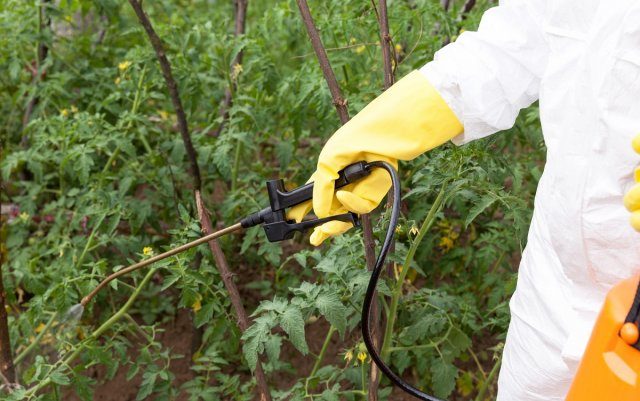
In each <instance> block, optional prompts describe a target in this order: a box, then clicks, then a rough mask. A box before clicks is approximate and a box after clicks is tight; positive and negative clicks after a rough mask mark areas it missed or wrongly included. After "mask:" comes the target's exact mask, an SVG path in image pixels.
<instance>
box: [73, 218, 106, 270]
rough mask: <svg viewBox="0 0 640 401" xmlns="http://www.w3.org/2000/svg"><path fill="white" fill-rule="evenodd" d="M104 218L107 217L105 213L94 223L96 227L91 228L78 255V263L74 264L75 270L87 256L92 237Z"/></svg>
mask: <svg viewBox="0 0 640 401" xmlns="http://www.w3.org/2000/svg"><path fill="white" fill-rule="evenodd" d="M105 217H107V213H106V212H105V213H103V214H102V216H101V217H100V218H99V219H98V221H97V222H96V225H95V226H93V229H92V230H91V234H89V238H88V239H87V243H86V244H85V245H84V249H83V250H82V253H81V254H80V257H79V258H78V261H77V262H76V269H78V268H80V267H81V266H82V262H83V261H84V258H85V256H87V251H88V250H89V247H90V246H91V242H92V241H93V237H95V235H96V232H97V231H98V228H100V226H101V225H102V222H103V221H104V219H105Z"/></svg>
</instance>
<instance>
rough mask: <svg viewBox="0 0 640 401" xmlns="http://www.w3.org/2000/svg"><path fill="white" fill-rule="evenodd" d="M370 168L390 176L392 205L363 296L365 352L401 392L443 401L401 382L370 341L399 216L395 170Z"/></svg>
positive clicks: (383, 165)
mask: <svg viewBox="0 0 640 401" xmlns="http://www.w3.org/2000/svg"><path fill="white" fill-rule="evenodd" d="M368 167H370V168H376V167H377V168H382V169H385V170H386V171H387V172H388V173H389V176H391V190H392V191H393V205H392V207H391V218H390V220H389V227H388V228H387V234H386V235H385V237H384V242H383V243H382V248H380V253H379V254H378V257H377V259H376V264H375V266H374V267H373V270H372V271H371V278H370V279H369V285H368V286H367V292H366V294H365V296H364V302H363V305H362V337H363V339H364V344H365V345H366V346H367V350H368V351H369V355H371V359H373V361H374V362H375V364H376V365H377V366H378V368H380V370H381V371H382V373H384V374H385V376H387V377H388V378H389V380H391V381H392V382H393V384H395V385H396V386H398V387H400V388H401V389H402V390H403V391H405V392H406V393H408V394H411V395H412V396H414V397H416V398H417V399H419V400H425V401H443V400H441V399H439V398H436V397H434V396H432V395H429V394H427V393H424V392H422V391H420V390H418V389H417V388H415V387H413V386H411V385H410V384H409V383H407V382H405V381H404V380H402V378H401V377H400V376H398V375H397V374H396V373H394V372H393V371H392V370H391V368H390V367H389V366H387V365H386V364H385V363H384V361H383V360H382V358H380V354H378V350H376V349H375V347H374V346H373V340H372V339H371V330H370V326H371V322H370V318H371V304H372V302H373V298H374V297H375V295H376V287H377V285H378V279H379V278H380V273H381V272H382V269H383V267H384V265H385V261H386V259H387V253H388V252H389V248H391V244H392V243H393V235H394V233H395V231H396V226H397V225H398V217H399V216H400V199H401V198H400V179H399V178H398V173H397V172H396V169H395V168H394V167H393V166H392V165H391V164H389V163H387V162H382V161H377V162H371V163H369V164H368Z"/></svg>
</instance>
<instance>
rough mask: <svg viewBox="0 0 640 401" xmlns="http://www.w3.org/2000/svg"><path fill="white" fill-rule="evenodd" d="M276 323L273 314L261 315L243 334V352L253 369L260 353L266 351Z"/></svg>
mask: <svg viewBox="0 0 640 401" xmlns="http://www.w3.org/2000/svg"><path fill="white" fill-rule="evenodd" d="M274 325H275V319H274V317H273V316H272V315H271V314H267V315H264V316H260V317H259V318H257V319H256V320H255V321H254V322H253V324H252V325H251V326H249V328H248V329H247V331H245V332H244V334H243V335H242V339H243V340H244V344H243V346H242V352H243V353H244V357H245V358H246V359H247V364H248V365H249V368H250V369H251V370H254V369H255V368H256V364H257V363H258V355H260V354H261V353H262V352H263V351H264V347H265V343H266V342H267V340H268V338H269V334H270V332H271V328H272V327H273V326H274Z"/></svg>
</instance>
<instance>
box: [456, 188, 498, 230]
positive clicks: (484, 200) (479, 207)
mask: <svg viewBox="0 0 640 401" xmlns="http://www.w3.org/2000/svg"><path fill="white" fill-rule="evenodd" d="M496 200H498V198H496V197H495V195H493V194H487V195H485V196H483V197H481V198H480V200H479V201H478V202H476V204H475V205H473V207H471V209H470V210H469V213H468V214H467V218H466V219H465V220H464V227H465V228H467V227H468V226H469V224H471V222H473V220H475V219H476V217H478V215H480V213H482V212H484V211H485V210H486V209H487V208H488V207H489V206H491V205H492V204H493V203H494V202H495V201H496Z"/></svg>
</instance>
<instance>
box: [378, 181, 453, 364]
mask: <svg viewBox="0 0 640 401" xmlns="http://www.w3.org/2000/svg"><path fill="white" fill-rule="evenodd" d="M445 189H446V184H444V185H443V186H442V188H441V189H440V193H438V196H437V197H436V200H435V201H434V202H433V205H431V209H430V210H429V213H428V214H427V217H425V219H424V221H423V222H422V226H421V227H420V232H419V233H418V235H417V236H416V238H415V239H414V240H413V242H412V243H411V247H410V248H409V252H408V253H407V256H406V258H405V260H404V263H403V264H402V271H401V272H400V274H399V277H398V280H397V282H396V286H395V288H394V289H393V293H392V297H391V305H390V306H389V313H388V314H387V325H386V327H385V331H384V339H383V342H382V351H381V352H380V355H381V356H382V358H383V359H384V358H386V357H387V356H388V354H389V348H390V347H391V336H392V335H393V326H394V325H395V322H396V313H397V311H398V304H399V301H400V297H401V296H402V288H403V285H404V281H405V278H406V276H407V272H408V271H409V269H410V268H411V263H412V262H413V258H414V256H415V254H416V251H417V250H418V246H419V245H420V243H421V242H422V238H424V235H425V234H426V233H427V231H429V228H430V227H431V225H432V224H433V222H434V221H435V218H436V214H437V213H438V211H439V210H440V208H441V207H442V204H443V201H444V197H445Z"/></svg>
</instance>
